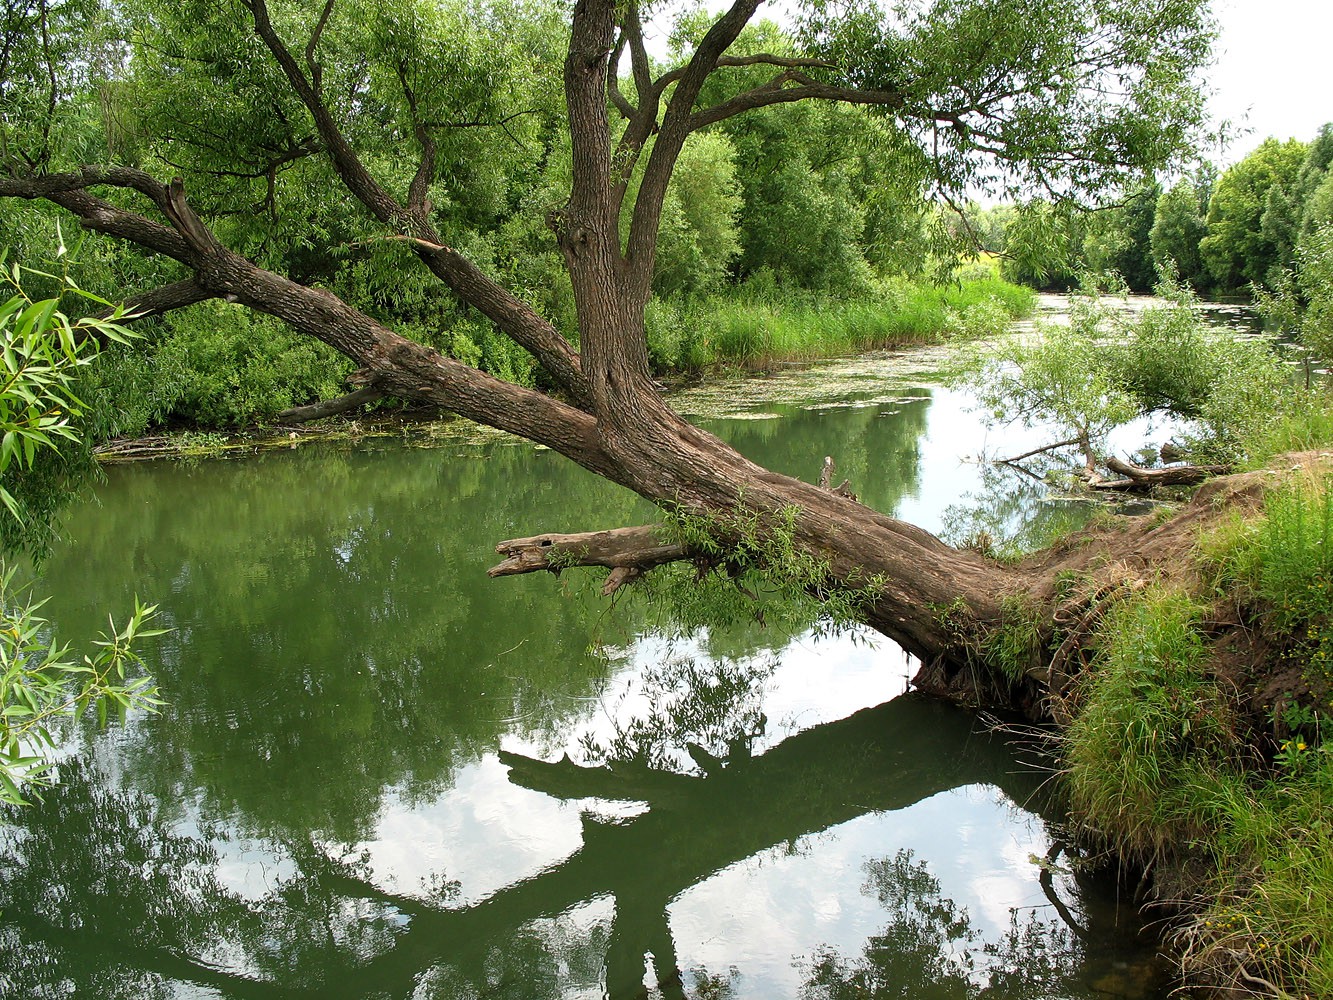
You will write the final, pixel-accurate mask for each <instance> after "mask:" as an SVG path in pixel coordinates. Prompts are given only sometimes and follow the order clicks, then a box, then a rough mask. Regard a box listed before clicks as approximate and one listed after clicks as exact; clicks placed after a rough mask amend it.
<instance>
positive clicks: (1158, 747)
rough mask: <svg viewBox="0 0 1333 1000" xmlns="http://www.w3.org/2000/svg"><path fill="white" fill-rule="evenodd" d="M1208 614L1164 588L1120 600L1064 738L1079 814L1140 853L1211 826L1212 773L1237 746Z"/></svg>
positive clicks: (1157, 850) (1162, 849)
mask: <svg viewBox="0 0 1333 1000" xmlns="http://www.w3.org/2000/svg"><path fill="white" fill-rule="evenodd" d="M1205 613H1206V609H1205V608H1204V606H1203V605H1201V604H1199V603H1198V602H1197V601H1195V600H1193V599H1192V598H1191V597H1189V596H1188V595H1186V594H1184V593H1182V592H1180V591H1178V590H1170V589H1165V588H1161V587H1157V588H1151V589H1150V590H1149V591H1148V592H1146V593H1144V594H1141V595H1136V596H1134V597H1132V598H1130V599H1128V600H1126V601H1125V602H1124V603H1122V604H1120V605H1119V606H1117V607H1116V608H1114V609H1113V610H1112V611H1111V612H1110V613H1109V614H1108V615H1107V617H1106V620H1105V622H1104V623H1103V626H1102V628H1101V629H1100V630H1099V639H1100V642H1101V648H1100V649H1099V651H1098V654H1097V656H1096V659H1095V661H1094V664H1093V669H1092V671H1091V673H1090V674H1089V675H1088V676H1087V678H1086V680H1085V681H1084V683H1085V685H1086V687H1085V688H1084V689H1083V691H1082V692H1081V693H1082V707H1081V709H1080V711H1079V712H1078V715H1077V716H1076V717H1075V719H1074V721H1073V723H1072V724H1071V725H1070V726H1069V728H1068V730H1067V731H1066V733H1065V735H1064V737H1063V739H1064V741H1065V752H1064V761H1065V767H1066V769H1067V783H1068V788H1069V793H1070V797H1071V800H1072V804H1073V806H1074V810H1075V812H1076V814H1078V815H1079V816H1080V817H1082V818H1083V822H1084V823H1086V824H1087V825H1088V826H1089V827H1090V828H1092V829H1093V830H1095V831H1097V832H1099V833H1101V834H1103V835H1105V836H1107V837H1109V838H1111V839H1112V840H1113V841H1114V842H1116V843H1117V844H1119V845H1120V846H1122V847H1128V848H1130V849H1131V850H1133V851H1135V852H1137V853H1139V854H1140V855H1148V856H1156V855H1162V854H1166V853H1167V852H1168V851H1171V850H1174V849H1175V848H1177V847H1179V846H1180V845H1181V844H1184V843H1188V842H1190V841H1192V840H1194V839H1196V838H1197V837H1199V836H1200V835H1201V834H1202V833H1203V832H1204V831H1206V829H1207V826H1208V817H1209V814H1210V810H1209V801H1210V796H1211V794H1212V792H1213V790H1214V786H1215V779H1214V778H1213V777H1211V775H1212V774H1213V773H1214V772H1216V771H1217V770H1218V769H1219V764H1225V763H1226V762H1228V761H1229V760H1230V759H1231V757H1232V754H1233V749H1234V745H1235V736H1234V730H1233V725H1232V720H1231V718H1230V714H1229V711H1228V709H1227V706H1226V702H1225V700H1224V699H1223V697H1222V696H1221V694H1220V693H1219V692H1218V690H1217V688H1216V687H1215V685H1214V684H1213V683H1212V682H1211V681H1210V680H1208V679H1207V678H1206V676H1205V673H1204V660H1205V645H1204V642H1203V638H1202V636H1201V635H1200V633H1199V630H1198V625H1199V623H1200V622H1201V621H1202V620H1203V618H1204V616H1205Z"/></svg>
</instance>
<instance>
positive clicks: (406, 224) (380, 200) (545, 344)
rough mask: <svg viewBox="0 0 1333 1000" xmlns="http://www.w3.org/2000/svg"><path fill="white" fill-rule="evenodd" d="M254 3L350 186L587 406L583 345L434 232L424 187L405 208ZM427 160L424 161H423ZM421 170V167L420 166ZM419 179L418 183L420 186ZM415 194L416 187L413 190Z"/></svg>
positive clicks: (262, 6)
mask: <svg viewBox="0 0 1333 1000" xmlns="http://www.w3.org/2000/svg"><path fill="white" fill-rule="evenodd" d="M242 2H243V3H244V4H245V5H246V6H247V7H248V8H249V9H250V11H251V13H252V15H253V20H254V25H255V31H256V33H257V34H258V35H259V37H260V38H261V39H262V40H263V42H264V44H265V45H266V46H267V47H268V49H269V51H270V52H271V53H272V54H273V57H274V59H276V60H277V62H278V65H279V67H280V68H281V69H282V71H283V74H284V75H285V76H286V77H287V82H288V83H289V84H290V86H291V87H292V90H293V91H294V92H295V93H296V95H297V97H299V98H300V99H301V102H302V103H303V104H304V105H305V106H306V109H307V110H308V111H309V112H310V114H311V116H312V117H313V118H314V121H315V127H316V129H317V130H318V131H319V135H320V138H321V139H322V140H323V142H324V146H325V148H326V150H327V151H328V154H329V157H330V159H331V161H332V163H333V166H334V169H335V171H336V172H337V174H338V176H339V177H340V178H341V179H342V182H343V184H344V185H346V187H347V189H348V190H349V191H350V192H351V193H352V194H353V196H355V197H356V199H357V200H358V201H360V202H361V203H362V204H363V205H365V206H366V208H367V209H369V210H370V212H371V214H372V215H374V216H375V218H376V219H378V220H379V221H380V222H383V223H385V224H387V225H389V226H391V227H393V229H394V231H395V232H397V233H399V234H400V235H403V236H408V237H412V238H415V239H417V240H421V241H424V242H425V243H427V244H432V245H434V246H435V247H436V248H437V249H434V250H429V251H427V250H425V249H424V248H421V247H418V256H419V257H420V258H421V260H422V261H423V262H424V263H425V265H426V267H428V268H429V269H430V271H431V273H433V274H434V275H435V276H436V277H437V278H439V279H440V280H441V281H443V282H444V283H445V284H446V285H448V286H449V288H450V289H451V290H452V291H453V292H454V294H455V295H457V296H458V297H459V298H460V299H462V300H463V301H464V302H466V303H468V304H469V305H471V306H473V307H475V308H476V309H478V310H480V312H481V313H482V314H483V315H485V316H486V318H487V319H489V320H490V321H491V322H492V323H494V324H495V325H496V326H497V327H498V328H499V329H500V330H502V331H503V332H504V333H505V334H507V335H508V336H510V337H512V338H513V339H514V340H515V341H516V342H517V343H518V344H520V345H522V346H523V347H524V348H526V349H527V350H528V351H530V352H531V353H532V355H533V357H535V358H536V359H537V361H538V363H540V364H541V366H542V367H543V368H545V369H546V371H547V372H548V373H549V374H550V376H551V377H552V378H553V379H554V380H555V382H556V384H557V385H559V386H560V387H561V388H562V389H563V390H564V391H565V392H567V393H568V394H569V395H570V397H571V398H572V399H573V400H574V402H575V403H576V404H577V405H579V406H582V407H585V408H586V407H587V406H588V405H589V402H590V399H591V396H590V394H589V391H588V385H587V380H586V379H585V378H584V376H583V371H582V366H581V363H580V360H579V356H578V352H577V351H575V350H574V348H573V347H572V346H570V344H569V341H567V340H565V338H564V337H563V336H561V334H560V331H558V330H557V329H556V328H555V327H554V326H552V325H551V323H550V322H548V321H547V320H546V319H544V318H543V317H542V316H540V315H538V313H537V312H536V310H534V309H533V308H532V307H531V306H529V305H528V304H527V303H526V302H523V301H521V300H520V299H518V298H516V297H515V296H514V295H512V294H510V293H509V292H508V291H506V290H505V289H504V288H501V287H500V286H499V285H498V284H496V283H495V282H494V281H492V280H491V279H490V278H488V277H487V276H486V275H485V274H484V273H483V272H482V271H481V269H480V268H478V267H477V266H476V265H475V264H473V263H472V261H470V260H468V259H467V258H466V257H464V256H463V255H462V254H460V253H458V252H457V251H455V250H453V249H452V248H450V247H449V246H448V245H447V244H446V243H445V241H444V240H443V239H442V238H441V237H440V235H439V233H438V232H436V230H435V228H434V226H433V225H432V224H431V222H430V219H429V212H428V210H427V205H426V202H425V197H424V193H422V196H421V200H420V202H419V203H414V204H412V205H410V206H407V207H404V206H402V205H400V204H398V202H397V201H396V200H395V199H394V198H393V197H392V196H391V195H390V194H389V193H388V192H387V191H386V190H385V189H384V188H383V187H382V186H381V185H380V184H379V182H378V181H376V180H375V179H374V177H372V176H371V174H370V171H369V170H367V169H366V167H365V164H363V163H362V162H361V160H360V158H359V157H358V156H357V155H356V153H355V151H354V150H353V149H352V147H351V145H350V144H349V143H348V141H347V139H346V137H345V136H344V135H343V134H342V130H341V129H340V128H339V127H338V124H337V122H335V121H334V120H333V115H332V114H331V113H330V112H329V109H328V107H327V106H326V105H325V103H324V102H323V100H322V99H321V98H320V96H319V94H318V93H317V92H316V90H315V89H314V87H312V86H311V83H310V81H308V80H307V79H306V77H305V74H304V73H303V72H302V70H301V67H300V65H299V64H298V63H297V61H296V59H295V58H294V57H293V56H292V54H291V52H290V51H288V49H287V47H286V46H285V45H284V44H283V42H282V39H281V38H279V37H278V34H277V32H276V31H275V30H274V28H273V25H272V22H271V21H270V20H269V16H268V6H267V4H266V3H265V0H242ZM423 166H424V164H423ZM418 177H421V171H420V170H419V171H418ZM415 187H416V185H414V188H415ZM414 193H415V191H414Z"/></svg>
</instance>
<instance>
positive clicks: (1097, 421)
mask: <svg viewBox="0 0 1333 1000" xmlns="http://www.w3.org/2000/svg"><path fill="white" fill-rule="evenodd" d="M1103 318H1104V317H1103V314H1102V311H1101V310H1100V309H1099V308H1098V307H1097V305H1096V304H1095V303H1094V302H1091V301H1081V302H1076V303H1075V304H1074V307H1073V309H1072V311H1071V315H1070V322H1069V324H1068V325H1051V326H1046V327H1043V328H1042V329H1041V330H1040V331H1039V335H1038V336H1035V337H1030V338H1019V337H1012V338H1008V339H1006V340H1004V341H1001V342H1000V343H999V344H990V345H982V346H980V347H976V348H972V349H969V350H965V351H963V352H961V353H960V355H959V357H958V359H957V361H956V367H955V369H954V371H953V373H952V378H953V379H954V380H955V381H959V382H964V383H966V384H968V385H969V386H971V387H972V389H973V391H974V392H975V393H976V396H977V403H978V406H979V407H980V408H981V409H982V410H983V411H985V412H987V413H989V415H990V418H991V419H993V420H996V421H999V422H1010V421H1017V422H1020V423H1021V424H1022V425H1023V426H1025V427H1032V426H1036V425H1038V424H1051V425H1054V428H1055V430H1054V431H1053V433H1054V434H1056V435H1057V436H1059V437H1067V438H1071V439H1077V443H1079V444H1080V446H1081V447H1082V448H1083V449H1084V451H1085V452H1090V451H1091V449H1093V448H1094V447H1099V446H1100V442H1102V440H1103V439H1104V438H1105V436H1106V434H1107V433H1109V432H1110V430H1111V429H1112V428H1114V427H1116V426H1118V425H1120V424H1122V423H1124V422H1125V421H1127V420H1129V419H1130V418H1132V417H1133V416H1134V415H1135V414H1137V413H1138V409H1139V407H1138V404H1137V402H1136V400H1135V399H1134V397H1133V395H1132V393H1131V392H1130V391H1129V389H1128V387H1126V386H1124V385H1122V384H1120V382H1119V381H1118V380H1117V379H1116V377H1115V373H1114V371H1113V370H1111V369H1110V368H1108V366H1107V365H1106V364H1105V363H1104V355H1105V347H1106V344H1105V341H1104V338H1105V333H1104V331H1103V327H1102V322H1103Z"/></svg>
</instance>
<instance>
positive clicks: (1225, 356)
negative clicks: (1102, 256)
mask: <svg viewBox="0 0 1333 1000" xmlns="http://www.w3.org/2000/svg"><path fill="white" fill-rule="evenodd" d="M1158 290H1159V293H1161V294H1163V295H1164V296H1165V297H1166V298H1167V301H1166V302H1165V303H1164V304H1162V305H1153V306H1150V307H1147V308H1144V309H1141V310H1137V311H1133V312H1129V311H1125V310H1118V309H1111V308H1108V307H1107V306H1106V305H1105V304H1104V303H1102V302H1101V301H1100V300H1099V299H1097V298H1096V297H1090V298H1082V299H1077V300H1075V301H1074V303H1073V304H1072V306H1071V310H1070V321H1069V324H1068V325H1067V326H1049V327H1046V328H1043V329H1041V330H1040V331H1039V332H1038V336H1035V337H1032V338H1028V339H1019V338H1011V339H1010V340H1008V341H1006V342H1004V343H1002V344H1000V345H998V346H996V345H983V346H981V347H977V348H973V349H970V350H967V351H964V352H961V354H960V356H959V358H958V359H957V360H956V362H955V366H954V369H953V372H952V377H953V378H954V379H955V380H956V381H960V382H963V383H965V384H968V385H971V386H972V387H973V388H974V391H975V392H976V393H977V398H978V401H979V403H980V405H981V406H982V407H983V408H984V410H986V411H988V412H989V413H990V415H991V419H993V420H995V421H999V422H1010V421H1019V422H1021V423H1023V425H1024V426H1034V425H1036V424H1040V423H1047V424H1051V425H1053V429H1052V432H1051V434H1052V438H1053V439H1054V440H1053V442H1052V444H1054V441H1058V440H1060V439H1064V438H1067V439H1069V441H1071V442H1072V443H1074V444H1077V445H1078V446H1079V447H1080V448H1081V449H1082V451H1083V458H1084V461H1085V463H1091V462H1095V461H1096V459H1097V456H1098V455H1099V454H1100V452H1101V451H1102V450H1103V449H1104V442H1105V438H1106V435H1107V434H1108V433H1109V432H1110V431H1111V430H1112V429H1113V428H1115V427H1116V426H1119V425H1120V424H1122V423H1125V422H1127V421H1128V420H1130V419H1131V418H1133V417H1136V416H1139V415H1140V414H1145V413H1152V412H1169V413H1173V414H1176V415H1178V416H1183V417H1190V418H1193V419H1194V420H1195V421H1196V427H1197V428H1198V429H1197V431H1196V432H1194V435H1193V440H1192V442H1191V444H1192V447H1195V448H1197V449H1200V450H1204V451H1207V452H1209V453H1211V454H1213V455H1214V456H1216V457H1218V458H1219V460H1221V459H1225V460H1239V459H1242V458H1244V457H1246V456H1247V455H1249V454H1251V453H1252V452H1253V451H1254V449H1256V448H1258V447H1260V446H1261V445H1260V442H1261V435H1262V432H1263V431H1264V429H1265V428H1271V426H1272V419H1273V417H1274V415H1275V414H1279V413H1282V412H1284V411H1286V410H1288V409H1294V408H1295V407H1296V406H1298V405H1299V404H1300V402H1301V401H1302V399H1303V397H1302V396H1301V395H1300V394H1299V393H1297V392H1296V390H1295V389H1294V387H1293V384H1292V381H1291V377H1290V374H1289V372H1288V370H1287V368H1286V367H1285V366H1284V365H1283V363H1282V361H1281V359H1280V358H1278V356H1277V355H1276V354H1274V352H1273V350H1272V348H1271V346H1270V345H1269V344H1268V343H1267V342H1266V341H1263V340H1253V339H1250V340H1247V339H1238V338H1236V337H1234V336H1232V335H1230V334H1228V333H1225V332H1221V331H1217V330H1214V329H1211V328H1210V327H1208V326H1207V325H1206V324H1205V323H1204V321H1203V319H1202V317H1201V315H1200V313H1199V310H1198V306H1197V303H1196V301H1195V300H1194V298H1193V296H1192V295H1191V294H1190V293H1189V292H1188V291H1187V290H1184V289H1181V288H1179V287H1177V286H1174V285H1170V284H1165V283H1164V284H1163V285H1160V286H1159V289H1158Z"/></svg>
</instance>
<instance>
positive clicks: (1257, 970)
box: [1179, 730, 1333, 998]
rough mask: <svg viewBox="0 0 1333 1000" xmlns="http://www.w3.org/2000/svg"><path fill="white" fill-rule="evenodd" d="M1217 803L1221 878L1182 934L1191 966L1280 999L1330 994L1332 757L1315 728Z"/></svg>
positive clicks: (1236, 781)
mask: <svg viewBox="0 0 1333 1000" xmlns="http://www.w3.org/2000/svg"><path fill="white" fill-rule="evenodd" d="M1226 792H1227V794H1223V795H1219V796H1217V797H1216V799H1215V803H1216V809H1215V815H1214V816H1213V819H1214V822H1215V826H1216V837H1215V840H1214V851H1215V854H1216V861H1217V865H1218V868H1219V871H1221V872H1226V873H1229V875H1228V877H1225V878H1219V879H1218V882H1217V884H1216V886H1215V893H1214V895H1213V897H1212V899H1211V900H1210V902H1209V904H1208V905H1207V906H1206V907H1205V908H1204V910H1203V912H1202V913H1200V914H1199V915H1198V916H1197V917H1196V918H1195V919H1194V920H1192V921H1191V922H1190V923H1189V925H1188V926H1186V927H1185V928H1183V929H1182V931H1181V932H1180V935H1179V938H1180V943H1181V947H1182V954H1183V957H1184V960H1185V967H1186V969H1187V970H1199V971H1201V972H1204V973H1205V974H1207V975H1209V976H1210V977H1211V978H1213V979H1215V980H1220V981H1221V983H1222V984H1223V985H1225V986H1229V987H1231V988H1236V989H1240V990H1244V991H1246V992H1248V993H1257V992H1259V991H1260V990H1262V991H1263V995H1270V996H1279V997H1301V998H1306V997H1309V998H1314V997H1328V996H1333V933H1331V931H1330V928H1333V823H1330V815H1331V814H1333V755H1331V754H1330V752H1329V747H1328V745H1327V744H1326V743H1324V742H1322V741H1320V739H1319V736H1318V735H1317V733H1315V732H1314V731H1313V730H1312V731H1311V732H1310V733H1309V734H1307V733H1294V734H1292V736H1291V738H1290V739H1288V740H1285V741H1283V744H1282V748H1281V750H1280V751H1279V753H1278V757H1277V761H1276V762H1275V767H1274V770H1273V772H1272V774H1271V776H1269V777H1268V778H1266V779H1265V780H1263V781H1261V782H1259V783H1257V784H1254V783H1251V784H1247V783H1246V782H1243V781H1241V780H1239V779H1232V780H1231V781H1229V782H1228V783H1227V786H1226Z"/></svg>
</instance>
